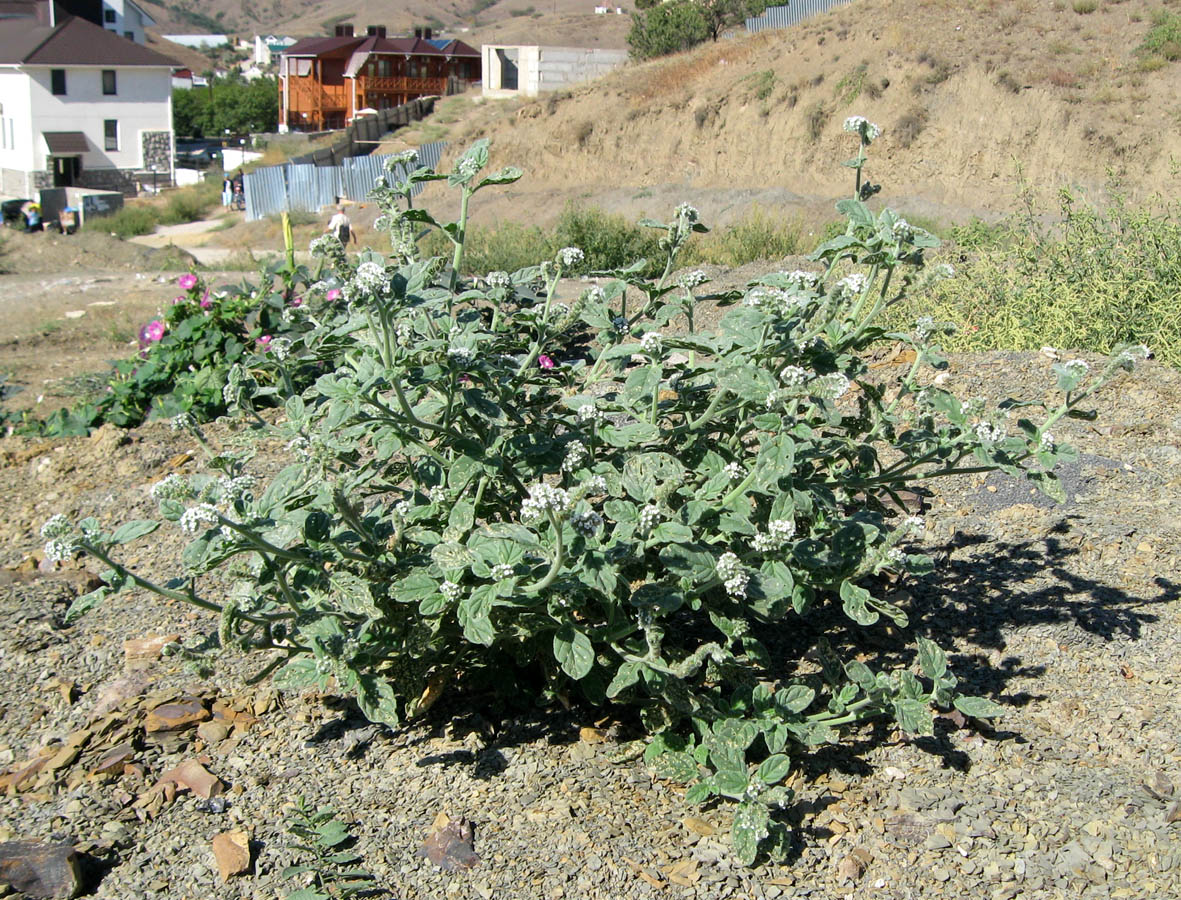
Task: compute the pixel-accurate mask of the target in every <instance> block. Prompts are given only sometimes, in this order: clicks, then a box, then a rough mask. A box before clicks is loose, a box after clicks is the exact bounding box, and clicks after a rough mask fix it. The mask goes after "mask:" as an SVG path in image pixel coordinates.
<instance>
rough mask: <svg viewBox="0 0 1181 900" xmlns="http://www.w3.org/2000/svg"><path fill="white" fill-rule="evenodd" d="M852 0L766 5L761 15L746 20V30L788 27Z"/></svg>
mask: <svg viewBox="0 0 1181 900" xmlns="http://www.w3.org/2000/svg"><path fill="white" fill-rule="evenodd" d="M851 2H852V0H794V2H793V3H789V4H788V5H787V6H768V7H767V9H766V10H765V11H764V12H763V14H762V15H759V16H755V17H754V18H752V19H747V20H746V30H747V31H749V32H751V33H752V34H753V33H754V32H756V31H765V30H767V29H768V28H790V27H791V26H792V25H798V24H800V22H802V21H804V19H806V18H808V17H809V16H814V15H816V14H817V13H823V12H828V11H829V10H830V9H832V8H834V7H837V6H844V5H846V4H847V3H851Z"/></svg>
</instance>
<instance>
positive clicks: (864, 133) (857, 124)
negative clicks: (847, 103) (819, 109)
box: [843, 116, 882, 144]
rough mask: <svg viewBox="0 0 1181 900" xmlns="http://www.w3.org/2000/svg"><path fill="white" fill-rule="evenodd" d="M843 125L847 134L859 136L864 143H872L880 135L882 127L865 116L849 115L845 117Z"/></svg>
mask: <svg viewBox="0 0 1181 900" xmlns="http://www.w3.org/2000/svg"><path fill="white" fill-rule="evenodd" d="M843 127H844V130H845V131H847V132H849V134H856V135H858V136H860V138H861V141H862V143H864V144H872V143H873V142H874V141H876V140H877V139H878V138H879V137H881V135H882V129H880V128H879V127H878V126H877V125H875V124H874V123H873V122H871V121H869V119H867V118H865V116H849V118H847V119H845V124H844V126H843Z"/></svg>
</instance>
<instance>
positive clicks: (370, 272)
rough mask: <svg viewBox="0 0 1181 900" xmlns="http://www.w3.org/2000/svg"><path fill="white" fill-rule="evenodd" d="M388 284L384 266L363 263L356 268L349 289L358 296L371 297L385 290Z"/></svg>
mask: <svg viewBox="0 0 1181 900" xmlns="http://www.w3.org/2000/svg"><path fill="white" fill-rule="evenodd" d="M388 284H389V278H388V276H387V275H386V273H385V266H383V265H381V264H380V263H375V262H363V263H361V265H359V266H357V271H356V272H355V273H354V274H353V279H352V281H351V282H350V283H349V287H350V288H352V290H353V292H355V293H356V294H358V295H360V296H364V297H373V296H376V295H377V294H380V293H381V292H382V291H383V290H385V288H386V286H387V285H388Z"/></svg>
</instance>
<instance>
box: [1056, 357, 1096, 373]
mask: <svg viewBox="0 0 1181 900" xmlns="http://www.w3.org/2000/svg"><path fill="white" fill-rule="evenodd" d="M1062 368H1064V369H1065V370H1066V371H1067V372H1069V373H1070V374H1071V375H1074V376H1075V377H1081V376H1083V375H1086V374H1087V372H1089V371H1090V370H1091V367H1090V366H1089V365H1087V361H1086V360H1085V359H1072V360H1071V361H1070V362H1066V363H1063V364H1062Z"/></svg>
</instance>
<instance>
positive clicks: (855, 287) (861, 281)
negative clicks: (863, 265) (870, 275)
mask: <svg viewBox="0 0 1181 900" xmlns="http://www.w3.org/2000/svg"><path fill="white" fill-rule="evenodd" d="M865 285H866V278H865V276H864V275H862V274H861V273H860V272H854V273H853V274H852V275H846V276H845V277H844V278H842V279H841V280H840V281H838V282H837V284H836V293H837V296H840V297H856V296H857V295H858V294H860V293H861V292H862V291H864V290H865Z"/></svg>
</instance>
